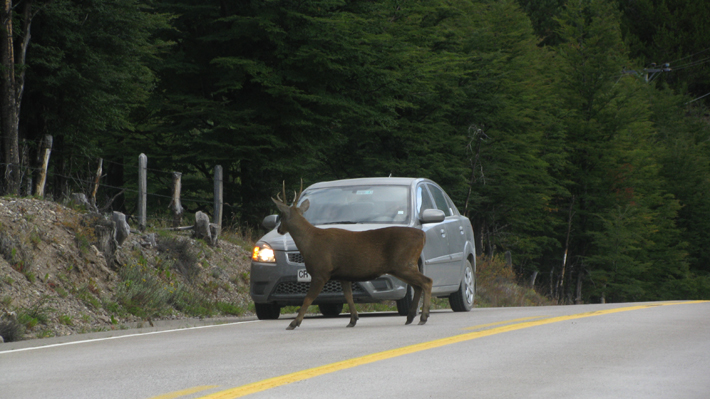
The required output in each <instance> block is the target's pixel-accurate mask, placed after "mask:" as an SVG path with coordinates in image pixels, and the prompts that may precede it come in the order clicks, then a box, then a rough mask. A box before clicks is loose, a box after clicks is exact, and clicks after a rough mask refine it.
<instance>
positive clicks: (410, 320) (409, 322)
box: [404, 317, 414, 326]
mask: <svg viewBox="0 0 710 399" xmlns="http://www.w3.org/2000/svg"><path fill="white" fill-rule="evenodd" d="M413 321H414V317H407V322H406V323H404V325H405V326H406V325H407V324H412V322H413Z"/></svg>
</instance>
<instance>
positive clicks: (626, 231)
mask: <svg viewBox="0 0 710 399" xmlns="http://www.w3.org/2000/svg"><path fill="white" fill-rule="evenodd" d="M708 21H710V2H705V1H696V0H618V1H611V0H567V1H565V0H380V1H375V0H359V1H354V0H300V1H294V0H251V1H236V0H4V8H3V11H2V29H3V32H4V36H3V38H4V39H3V40H2V41H0V58H1V59H2V68H1V70H2V84H1V85H0V111H1V114H0V118H1V121H2V123H1V125H0V127H1V128H2V136H3V137H2V141H1V142H0V169H1V170H2V173H3V178H2V188H1V193H2V195H9V196H11V195H19V196H31V195H36V194H37V193H36V192H34V191H33V184H32V181H33V179H37V172H38V169H39V165H40V163H41V161H42V159H41V154H40V153H41V151H40V149H41V148H42V147H43V146H46V144H47V143H46V139H45V137H47V136H51V137H52V138H53V140H52V152H51V161H50V162H49V170H48V180H47V190H46V192H45V194H44V196H45V197H46V198H48V199H54V200H61V199H62V198H64V197H66V196H67V195H69V193H71V192H86V191H87V190H89V187H90V184H89V183H88V182H90V181H92V180H93V175H94V174H95V173H96V163H97V161H98V160H99V159H102V160H103V175H102V176H101V188H100V190H99V194H98V197H97V198H98V202H100V203H102V204H105V205H106V208H107V209H115V210H121V211H122V212H126V213H127V214H129V215H130V214H134V213H135V212H136V210H135V207H136V205H135V203H136V201H135V198H136V196H137V194H136V190H135V188H136V186H137V178H136V176H137V167H138V166H137V164H138V156H139V154H141V153H144V154H146V155H147V156H148V159H149V164H148V168H149V175H150V178H149V192H150V193H152V194H153V195H151V196H150V197H149V201H150V202H151V203H152V206H151V209H155V210H160V211H159V212H163V210H164V212H166V213H167V212H168V210H167V206H168V202H169V194H170V179H171V176H170V174H169V173H168V172H170V171H179V172H181V173H182V174H183V181H182V189H183V192H184V193H185V194H184V196H185V197H187V199H186V200H184V204H183V205H184V206H185V207H186V208H187V209H188V210H190V211H196V210H202V211H205V212H207V213H210V212H211V211H212V209H211V205H210V203H211V202H210V201H211V199H212V196H213V193H212V187H211V185H210V183H209V179H211V178H212V173H213V168H214V166H215V165H221V166H222V168H223V173H224V175H223V179H224V202H225V210H224V213H225V219H226V221H225V223H226V224H228V225H230V226H233V227H234V226H251V227H252V228H257V226H258V224H259V223H260V221H261V219H262V218H263V217H264V216H266V215H268V214H270V213H273V212H274V211H275V209H274V208H273V204H272V202H271V200H270V197H271V196H274V195H275V193H277V192H278V191H279V188H280V186H281V184H282V182H283V181H285V182H286V185H287V188H288V189H297V188H298V185H299V182H300V180H301V179H302V180H303V184H304V185H308V184H311V183H315V182H317V181H322V180H332V179H342V178H353V177H364V176H390V175H391V176H411V177H427V178H431V179H433V180H435V181H436V182H438V183H439V184H440V185H442V187H444V189H445V190H446V191H447V192H448V193H449V194H450V195H451V196H452V199H453V200H454V202H455V203H456V204H457V206H458V208H459V210H460V211H461V213H463V214H465V215H466V216H468V217H469V218H470V220H471V223H472V225H473V227H474V232H475V234H476V241H477V251H478V255H479V256H482V257H488V258H492V257H496V256H501V255H502V254H504V253H506V252H510V254H511V255H512V259H513V264H514V267H515V272H516V273H517V275H518V278H519V279H521V281H528V282H529V283H532V282H534V284H535V286H536V287H537V288H538V290H540V291H541V292H544V293H546V294H547V295H549V296H550V297H554V298H556V299H558V300H559V301H560V303H575V302H576V303H583V302H585V303H588V302H620V301H643V300H664V299H702V298H704V299H710V246H708V242H710V113H709V111H708V105H710V27H709V26H708ZM206 182H207V183H206ZM706 224H707V225H708V226H706Z"/></svg>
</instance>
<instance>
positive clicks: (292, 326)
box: [286, 320, 300, 330]
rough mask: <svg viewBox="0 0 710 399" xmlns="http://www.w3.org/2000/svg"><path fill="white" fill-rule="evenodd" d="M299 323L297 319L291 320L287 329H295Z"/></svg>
mask: <svg viewBox="0 0 710 399" xmlns="http://www.w3.org/2000/svg"><path fill="white" fill-rule="evenodd" d="M299 324H300V323H296V320H294V321H292V322H291V324H289V325H288V327H286V329H287V330H293V329H295V328H296V327H298V325H299Z"/></svg>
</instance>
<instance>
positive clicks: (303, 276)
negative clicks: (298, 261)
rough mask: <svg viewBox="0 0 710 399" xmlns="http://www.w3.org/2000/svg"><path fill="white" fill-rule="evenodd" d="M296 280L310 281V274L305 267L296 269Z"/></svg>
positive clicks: (301, 281)
mask: <svg viewBox="0 0 710 399" xmlns="http://www.w3.org/2000/svg"><path fill="white" fill-rule="evenodd" d="M296 281H298V282H299V283H310V282H311V275H310V274H308V271H307V270H306V269H298V274H297V275H296Z"/></svg>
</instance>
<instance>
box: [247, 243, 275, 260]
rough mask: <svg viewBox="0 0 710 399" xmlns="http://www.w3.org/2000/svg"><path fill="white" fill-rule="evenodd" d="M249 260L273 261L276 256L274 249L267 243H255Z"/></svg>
mask: <svg viewBox="0 0 710 399" xmlns="http://www.w3.org/2000/svg"><path fill="white" fill-rule="evenodd" d="M251 260H253V261H254V262H264V263H274V262H276V256H274V250H273V249H271V247H270V246H268V245H267V244H262V245H257V246H255V247H254V250H253V251H252V253H251Z"/></svg>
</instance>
